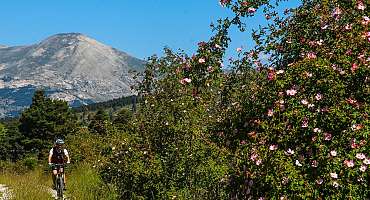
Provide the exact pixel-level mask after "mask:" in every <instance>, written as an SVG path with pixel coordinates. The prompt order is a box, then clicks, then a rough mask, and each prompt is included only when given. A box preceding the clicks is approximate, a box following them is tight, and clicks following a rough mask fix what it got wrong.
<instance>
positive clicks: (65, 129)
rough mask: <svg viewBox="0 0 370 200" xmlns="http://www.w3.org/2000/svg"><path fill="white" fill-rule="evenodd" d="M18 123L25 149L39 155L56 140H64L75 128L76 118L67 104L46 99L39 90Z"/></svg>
mask: <svg viewBox="0 0 370 200" xmlns="http://www.w3.org/2000/svg"><path fill="white" fill-rule="evenodd" d="M19 122H20V125H19V131H20V132H21V133H22V134H23V136H24V140H23V141H22V142H23V145H24V147H25V149H26V150H27V151H31V152H40V153H41V151H42V150H44V149H46V148H48V147H50V145H51V144H52V143H53V141H54V140H55V139H56V138H64V137H65V136H66V135H68V134H70V133H73V132H74V130H75V128H76V117H75V115H74V114H73V112H72V110H71V108H69V106H68V104H67V102H65V101H61V100H52V99H49V98H46V97H45V95H44V92H43V91H41V90H38V91H36V92H35V95H34V97H33V99H32V104H31V106H30V107H29V108H28V109H26V110H25V111H24V112H23V113H22V115H21V117H20V119H19Z"/></svg>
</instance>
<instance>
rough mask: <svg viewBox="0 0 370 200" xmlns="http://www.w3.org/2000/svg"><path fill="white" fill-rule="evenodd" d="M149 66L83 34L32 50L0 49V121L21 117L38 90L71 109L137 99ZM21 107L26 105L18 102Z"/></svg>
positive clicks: (50, 40) (49, 41)
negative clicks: (138, 79)
mask: <svg viewBox="0 0 370 200" xmlns="http://www.w3.org/2000/svg"><path fill="white" fill-rule="evenodd" d="M143 66H144V61H142V60H140V59H137V58H134V57H132V56H130V55H128V54H126V53H124V52H121V51H118V50H117V49H114V48H112V47H109V46H107V45H104V44H102V43H100V42H98V41H96V40H94V39H92V38H89V37H87V36H85V35H83V34H80V33H63V34H57V35H54V36H51V37H49V38H47V39H45V40H43V41H41V42H40V43H38V44H34V45H30V46H15V47H6V46H2V45H1V46H0V117H4V116H7V115H16V113H19V111H20V110H22V109H24V108H25V107H27V106H28V105H29V103H30V102H31V98H32V95H33V92H34V90H35V89H36V88H43V89H45V90H46V91H47V94H49V96H50V97H52V98H58V99H64V100H66V101H69V102H70V103H71V104H72V105H78V104H86V103H90V102H101V101H106V100H110V99H114V98H118V97H121V96H128V95H131V94H134V93H135V91H133V90H131V89H130V86H132V85H134V84H135V79H134V75H135V71H141V70H142V69H143ZM19 102H21V103H19Z"/></svg>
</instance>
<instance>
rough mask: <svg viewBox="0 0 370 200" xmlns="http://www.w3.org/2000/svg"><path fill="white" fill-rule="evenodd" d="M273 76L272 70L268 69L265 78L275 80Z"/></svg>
mask: <svg viewBox="0 0 370 200" xmlns="http://www.w3.org/2000/svg"><path fill="white" fill-rule="evenodd" d="M275 78H276V75H275V72H274V71H269V72H268V73H267V80H269V81H272V80H275Z"/></svg>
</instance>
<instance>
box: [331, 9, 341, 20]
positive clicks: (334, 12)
mask: <svg viewBox="0 0 370 200" xmlns="http://www.w3.org/2000/svg"><path fill="white" fill-rule="evenodd" d="M341 14H342V10H341V9H340V8H339V7H336V8H335V9H334V11H333V14H332V15H333V17H334V18H335V19H339V17H340V15H341Z"/></svg>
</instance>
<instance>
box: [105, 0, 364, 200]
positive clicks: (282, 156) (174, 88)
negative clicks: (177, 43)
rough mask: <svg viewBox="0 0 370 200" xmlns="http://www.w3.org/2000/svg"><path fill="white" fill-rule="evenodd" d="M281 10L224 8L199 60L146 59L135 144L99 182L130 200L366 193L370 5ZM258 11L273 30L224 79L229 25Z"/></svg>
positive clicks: (115, 155)
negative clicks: (112, 185) (227, 14)
mask: <svg viewBox="0 0 370 200" xmlns="http://www.w3.org/2000/svg"><path fill="white" fill-rule="evenodd" d="M279 2H280V0H277V1H276V2H275V3H277V4H279ZM275 3H274V2H272V1H253V0H248V1H247V0H237V1H236V0H234V1H233V0H221V1H220V4H221V5H222V6H224V7H227V8H230V9H231V10H232V11H233V12H234V13H235V14H236V16H235V18H233V19H232V20H228V19H226V20H220V21H219V25H218V26H214V27H213V28H214V31H215V36H214V37H212V38H211V39H210V40H209V41H208V42H200V43H199V44H198V46H199V47H198V51H197V53H196V54H195V55H193V56H187V55H185V54H183V53H178V54H176V53H173V52H172V51H170V50H168V49H166V50H165V51H166V55H165V56H164V57H163V58H156V57H153V58H151V59H150V60H149V61H148V65H147V70H146V72H145V78H144V80H143V82H142V85H141V87H140V91H141V94H142V96H143V103H142V105H141V107H140V111H139V112H138V113H137V115H136V117H135V120H133V122H131V123H132V125H130V126H129V127H133V128H132V130H131V131H132V134H131V135H132V137H133V138H135V139H131V140H127V141H125V142H123V143H117V145H116V146H117V147H116V149H115V150H114V151H113V152H112V155H111V158H110V161H111V162H110V163H109V164H107V166H106V169H105V170H104V173H103V175H104V177H105V178H106V180H109V181H112V182H114V183H116V184H117V186H118V189H119V191H120V193H121V197H122V198H130V199H132V198H134V199H135V198H160V199H168V198H172V199H176V198H179V199H229V198H231V199H248V198H251V199H324V198H325V199H345V198H349V199H365V198H366V197H368V196H369V190H368V187H369V169H368V167H369V164H370V154H369V152H370V151H369V150H370V149H369V147H370V146H369V132H370V130H369V111H370V107H369V100H370V98H369V95H370V94H369V93H370V87H369V69H370V68H369V61H370V55H369V49H370V46H369V42H370V40H369V38H370V33H369V31H368V30H369V27H368V26H369V17H368V13H369V6H370V5H368V3H367V2H365V1H360V0H358V1H317V0H305V1H302V5H301V6H300V7H298V8H297V9H287V10H285V11H284V14H283V16H280V14H279V12H278V11H277V9H276V6H275ZM258 10H263V11H264V14H265V17H266V19H267V20H268V21H269V22H270V23H269V25H268V26H266V27H262V28H261V29H260V30H256V31H254V33H253V38H254V40H255V41H256V47H255V48H254V49H253V50H251V51H249V52H248V51H246V52H243V49H242V48H237V49H236V52H237V53H238V54H239V55H240V56H241V57H240V58H239V59H237V60H235V61H233V62H232V63H231V64H232V65H233V71H232V72H231V73H230V74H225V73H223V72H222V70H221V67H222V59H223V56H224V52H225V49H226V48H227V47H228V42H229V41H230V39H229V38H228V29H229V27H231V26H232V25H236V26H237V27H238V28H239V29H240V30H241V31H243V30H245V29H246V28H247V27H245V25H244V24H243V23H242V21H243V17H253V16H254V15H255V13H256V12H257V11H258ZM260 55H267V56H268V57H269V58H268V60H267V61H265V62H263V61H261V60H260V59H259V57H260Z"/></svg>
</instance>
